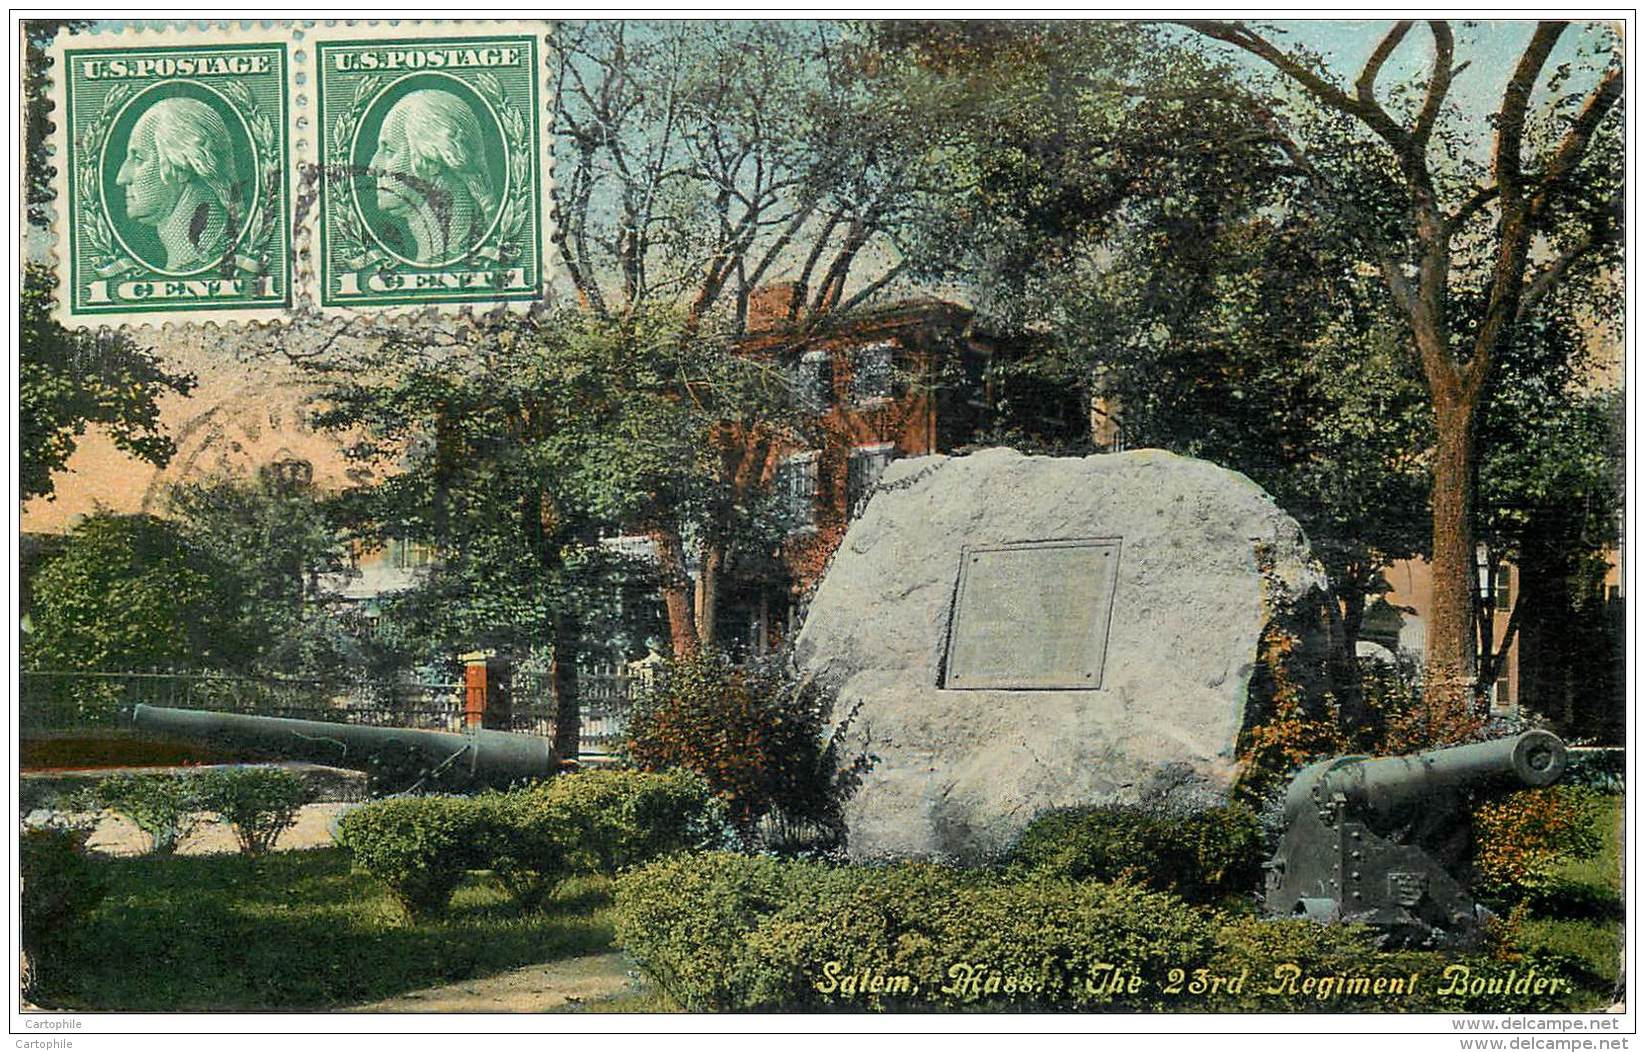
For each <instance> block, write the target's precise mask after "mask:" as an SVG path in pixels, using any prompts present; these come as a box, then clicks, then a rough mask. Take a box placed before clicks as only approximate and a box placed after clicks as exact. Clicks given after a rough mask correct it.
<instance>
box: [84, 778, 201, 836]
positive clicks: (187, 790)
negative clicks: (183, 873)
mask: <svg viewBox="0 0 1645 1053" xmlns="http://www.w3.org/2000/svg"><path fill="white" fill-rule="evenodd" d="M94 793H95V794H96V797H97V801H98V803H100V804H101V805H102V806H103V807H105V808H107V809H109V810H110V811H112V812H115V813H117V814H119V815H122V816H124V817H126V818H127V819H129V820H131V822H132V823H133V825H135V826H136V827H137V828H138V829H139V830H141V831H143V833H144V834H146V835H147V836H148V841H149V851H151V852H153V853H154V854H156V855H162V856H169V855H171V854H173V853H174V852H176V851H177V848H178V846H180V845H181V844H182V843H183V842H184V841H186V840H188V838H189V837H190V836H191V835H192V834H193V833H194V831H195V830H196V829H197V828H198V827H199V825H200V822H201V819H202V818H203V816H202V815H201V814H200V812H201V809H202V807H203V806H202V805H201V803H200V783H199V780H198V779H197V778H196V777H195V776H194V774H193V773H187V774H180V775H174V774H170V773H165V772H143V773H139V774H122V775H114V776H110V777H109V778H107V779H104V780H103V781H102V782H100V783H98V784H97V787H96V789H95V791H94Z"/></svg>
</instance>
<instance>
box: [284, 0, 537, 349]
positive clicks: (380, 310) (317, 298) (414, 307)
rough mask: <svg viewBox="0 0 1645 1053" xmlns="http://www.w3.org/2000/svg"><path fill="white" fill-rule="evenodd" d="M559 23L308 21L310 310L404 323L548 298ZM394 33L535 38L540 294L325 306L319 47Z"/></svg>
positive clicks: (520, 307)
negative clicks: (311, 193) (555, 48)
mask: <svg viewBox="0 0 1645 1053" xmlns="http://www.w3.org/2000/svg"><path fill="white" fill-rule="evenodd" d="M555 25H556V23H555V22H554V20H552V19H487V20H437V21H380V22H335V23H327V22H316V23H311V24H305V25H304V27H303V39H302V47H303V48H304V50H305V52H306V55H305V59H306V69H307V70H308V72H309V77H308V84H307V85H306V89H307V90H306V92H305V94H304V98H303V102H304V107H303V113H304V116H305V118H306V125H305V127H306V128H307V129H308V131H309V134H308V135H307V136H305V140H306V148H305V151H304V156H303V157H302V158H301V160H300V162H299V164H300V167H302V168H303V169H304V172H305V175H306V178H308V179H309V180H313V181H315V182H314V187H313V191H314V198H313V208H312V222H309V223H307V224H305V232H304V233H305V237H306V239H307V240H306V243H305V244H304V246H303V247H302V249H301V256H302V257H303V259H304V263H305V266H304V268H303V273H304V277H305V283H306V288H305V289H303V290H302V292H301V293H300V295H301V296H302V297H303V306H304V309H305V311H307V312H311V313H318V314H319V315H321V316H323V317H326V318H332V319H335V318H350V319H361V318H363V319H377V320H384V321H387V320H394V321H404V320H407V319H413V318H416V317H419V316H430V315H436V316H452V315H456V316H464V317H472V316H485V315H489V314H495V313H498V312H510V313H526V312H529V311H531V310H533V309H534V308H538V307H540V306H542V305H543V304H544V302H545V300H546V299H547V298H548V297H551V296H552V295H553V294H552V287H553V279H554V275H555V269H556V259H557V257H556V254H555V252H554V251H553V246H554V244H555V242H554V237H555V234H556V230H555V210H554V203H553V202H554V194H553V189H554V101H555V96H554V93H555V91H556V88H557V84H556V81H555V78H554V66H553V60H552V56H553V54H554V29H555ZM389 35H393V36H395V37H414V38H415V37H426V38H429V39H440V38H462V37H468V36H473V37H486V36H531V37H533V38H535V40H536V43H537V69H536V72H535V84H536V87H537V105H536V112H535V116H536V120H537V127H538V136H537V158H536V160H537V169H538V177H537V195H538V203H537V209H538V238H537V245H536V246H535V251H536V252H537V256H538V259H537V271H538V287H537V292H536V295H534V296H529V297H520V298H514V299H507V300H498V299H489V300H488V299H485V298H483V297H475V298H472V299H460V300H446V301H443V302H436V301H422V302H414V303H407V304H369V305H356V304H326V303H325V302H324V297H323V296H322V292H323V290H322V288H321V283H322V281H323V276H322V273H321V268H322V266H323V263H324V261H323V260H322V258H321V254H322V252H323V248H322V237H323V234H322V229H321V228H322V226H323V224H324V216H323V215H321V197H320V193H319V186H318V182H317V181H318V180H319V179H321V178H323V173H321V171H320V149H321V145H322V143H323V139H322V136H323V135H324V132H325V130H324V129H323V128H322V127H321V114H320V102H321V93H320V90H319V87H320V83H319V81H320V69H319V59H318V47H317V45H319V44H321V43H326V44H331V43H346V42H349V41H355V40H373V39H382V38H384V37H385V36H389Z"/></svg>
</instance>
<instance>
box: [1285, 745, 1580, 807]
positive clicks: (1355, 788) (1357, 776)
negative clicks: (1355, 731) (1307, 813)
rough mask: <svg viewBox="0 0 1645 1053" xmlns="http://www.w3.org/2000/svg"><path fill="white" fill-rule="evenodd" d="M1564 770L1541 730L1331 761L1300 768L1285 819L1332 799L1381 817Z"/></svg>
mask: <svg viewBox="0 0 1645 1053" xmlns="http://www.w3.org/2000/svg"><path fill="white" fill-rule="evenodd" d="M1564 770H1565V743H1564V742H1563V741H1561V739H1560V738H1559V736H1557V735H1554V734H1552V733H1551V732H1547V731H1527V732H1523V733H1521V734H1519V735H1514V736H1512V737H1511V738H1505V739H1497V740H1495V741H1492V742H1476V743H1471V744H1469V745H1466V746H1447V747H1445V748H1443V749H1436V750H1428V751H1426V752H1423V753H1413V754H1409V755H1408V756H1404V757H1337V758H1334V759H1332V760H1328V761H1321V762H1320V763H1318V764H1315V765H1312V766H1311V767H1309V768H1306V769H1304V770H1303V771H1302V772H1301V773H1300V774H1299V775H1298V776H1297V778H1296V781H1295V782H1293V783H1292V784H1291V791H1290V793H1289V794H1288V795H1287V797H1286V802H1285V810H1286V814H1287V816H1294V815H1295V814H1297V813H1298V812H1299V811H1300V810H1301V809H1304V808H1321V807H1325V806H1328V805H1329V804H1330V802H1332V801H1333V800H1335V799H1336V798H1337V797H1338V796H1340V797H1342V798H1344V799H1345V800H1346V801H1347V803H1348V805H1349V806H1350V808H1352V809H1353V811H1354V812H1355V813H1356V814H1358V815H1364V816H1387V815H1390V814H1392V813H1394V812H1396V811H1398V810H1400V809H1402V808H1405V807H1407V806H1410V805H1412V804H1416V803H1419V802H1422V801H1424V800H1432V799H1434V798H1435V797H1436V796H1437V795H1439V794H1449V793H1451V792H1454V791H1456V790H1459V789H1463V788H1466V787H1471V786H1487V785H1492V784H1502V785H1510V786H1516V787H1524V786H1547V785H1550V784H1551V783H1553V782H1554V781H1556V780H1557V779H1558V778H1559V776H1560V774H1561V773H1563V772H1564Z"/></svg>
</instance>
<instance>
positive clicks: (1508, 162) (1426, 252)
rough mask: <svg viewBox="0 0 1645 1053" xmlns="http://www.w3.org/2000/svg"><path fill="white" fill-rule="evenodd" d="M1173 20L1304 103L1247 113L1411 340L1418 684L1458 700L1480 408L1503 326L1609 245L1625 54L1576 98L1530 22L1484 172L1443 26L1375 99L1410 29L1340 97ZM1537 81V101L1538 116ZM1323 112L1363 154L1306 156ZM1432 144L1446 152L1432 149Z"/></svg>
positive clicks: (1233, 27)
mask: <svg viewBox="0 0 1645 1053" xmlns="http://www.w3.org/2000/svg"><path fill="white" fill-rule="evenodd" d="M1186 24H1187V25H1188V26H1189V27H1190V28H1192V29H1193V30H1195V31H1196V32H1198V33H1199V34H1201V35H1202V36H1204V37H1205V38H1207V39H1211V40H1217V41H1221V42H1224V43H1227V44H1231V45H1233V46H1234V47H1237V48H1239V49H1241V50H1242V51H1244V52H1246V53H1247V54H1249V55H1252V56H1254V57H1255V58H1257V59H1258V60H1260V61H1261V62H1262V63H1264V64H1265V65H1266V66H1268V67H1270V68H1271V69H1272V70H1274V71H1277V73H1278V74H1280V75H1281V76H1282V77H1283V78H1284V80H1285V81H1286V82H1288V83H1289V84H1291V85H1293V86H1294V87H1296V88H1298V89H1300V90H1301V92H1302V93H1304V95H1305V97H1306V99H1307V100H1308V103H1309V105H1307V106H1293V105H1288V104H1287V102H1286V101H1285V100H1283V99H1280V98H1277V97H1275V96H1273V95H1269V96H1267V97H1262V96H1259V95H1256V94H1253V95H1252V96H1251V98H1250V105H1251V107H1252V110H1253V113H1255V114H1257V115H1258V116H1259V117H1260V119H1261V120H1262V121H1263V122H1264V123H1265V124H1266V126H1267V128H1268V129H1269V131H1270V133H1271V135H1272V142H1273V144H1274V146H1275V148H1276V149H1277V150H1278V151H1280V152H1281V153H1282V154H1283V155H1284V156H1285V157H1286V158H1288V159H1289V160H1290V161H1291V163H1292V164H1294V166H1295V167H1296V169H1297V170H1298V171H1299V172H1301V173H1303V174H1304V175H1306V176H1307V178H1308V179H1309V180H1310V181H1311V182H1313V183H1314V184H1315V185H1316V187H1317V188H1318V190H1319V192H1320V194H1321V195H1322V196H1323V197H1324V198H1325V199H1326V200H1327V201H1329V202H1330V203H1331V204H1332V206H1333V207H1334V208H1336V209H1337V210H1339V211H1340V212H1341V213H1342V214H1344V215H1345V216H1353V217H1355V219H1356V220H1357V222H1358V224H1359V229H1360V231H1361V234H1362V239H1361V242H1360V245H1359V248H1360V250H1361V252H1362V253H1364V258H1366V259H1368V260H1369V261H1370V262H1371V263H1372V264H1373V265H1374V266H1375V267H1376V268H1377V271H1378V272H1379V273H1380V274H1381V276H1382V279H1383V281H1384V283H1385V284H1386V286H1387V288H1388V291H1389V293H1390V295H1391V296H1392V298H1393V300H1394V303H1395V305H1396V307H1397V309H1398V310H1399V312H1400V315H1401V316H1402V318H1403V320H1404V322H1405V324H1406V327H1407V328H1408V331H1409V334H1410V343H1411V348H1412V350H1413V352H1414V354H1415V356H1416V358H1417V360H1418V362H1419V363H1420V365H1421V368H1422V371H1423V376H1424V380H1425V383H1426V386H1427V390H1428V397H1429V401H1430V406H1431V410H1432V414H1433V422H1434V430H1435V444H1434V451H1433V458H1432V468H1433V486H1432V491H1431V501H1430V504H1431V508H1432V516H1433V523H1432V539H1431V542H1430V546H1429V547H1430V553H1431V554H1430V559H1431V561H1432V565H1433V594H1432V602H1431V604H1430V611H1431V618H1430V623H1429V626H1428V642H1427V649H1428V650H1427V663H1426V671H1425V687H1426V691H1427V693H1428V696H1429V698H1430V700H1431V701H1433V702H1438V703H1441V704H1462V703H1464V702H1465V701H1466V700H1467V699H1468V698H1469V697H1471V695H1472V692H1473V687H1474V684H1475V669H1474V663H1473V657H1474V654H1475V650H1474V639H1473V631H1474V625H1475V614H1474V604H1475V590H1474V585H1473V577H1474V570H1473V562H1474V537H1475V529H1476V523H1475V511H1476V509H1475V505H1474V497H1475V487H1474V485H1473V483H1474V472H1475V467H1476V459H1477V453H1478V438H1479V425H1480V419H1481V414H1482V412H1483V410H1484V408H1485V406H1486V404H1487V399H1488V392H1489V390H1490V386H1491V381H1492V379H1493V374H1494V371H1495V369H1496V367H1497V364H1498V362H1499V361H1500V360H1501V358H1502V356H1503V355H1504V353H1505V352H1506V350H1507V349H1508V348H1509V347H1510V346H1511V345H1512V343H1513V341H1514V340H1515V338H1516V330H1517V329H1518V328H1519V327H1520V326H1521V325H1522V324H1523V323H1524V322H1525V321H1526V320H1527V319H1528V318H1530V317H1532V316H1534V315H1535V313H1536V312H1537V311H1538V309H1539V308H1540V307H1541V305H1542V304H1543V302H1544V301H1545V300H1546V298H1547V297H1548V295H1549V293H1550V292H1551V291H1552V290H1554V289H1555V288H1556V287H1557V286H1558V285H1559V284H1560V283H1561V282H1562V281H1564V280H1566V279H1567V278H1568V277H1569V276H1570V275H1571V274H1572V273H1573V271H1580V270H1581V269H1583V268H1592V267H1593V266H1595V265H1596V264H1597V263H1599V262H1601V261H1603V260H1605V259H1606V258H1607V255H1608V253H1609V252H1610V251H1612V250H1614V248H1615V246H1616V245H1617V244H1618V243H1619V241H1620V220H1621V215H1622V205H1623V184H1622V165H1621V164H1620V154H1619V153H1618V150H1619V149H1620V144H1621V138H1620V134H1619V129H1620V107H1619V106H1618V103H1619V100H1620V99H1621V97H1622V87H1623V82H1622V67H1621V59H1620V50H1619V49H1618V48H1617V47H1616V46H1615V44H1614V41H1612V40H1605V39H1603V35H1604V34H1607V33H1608V31H1606V30H1601V31H1600V33H1601V36H1602V39H1601V40H1600V42H1599V46H1598V47H1597V48H1595V49H1594V50H1595V51H1596V52H1597V53H1598V54H1602V55H1608V58H1607V60H1606V61H1605V62H1604V63H1603V69H1601V70H1600V71H1599V72H1598V75H1597V78H1596V79H1595V82H1594V83H1593V84H1592V85H1591V87H1589V88H1587V89H1586V90H1584V91H1573V90H1572V87H1573V85H1572V78H1573V76H1574V75H1575V74H1576V73H1577V72H1578V67H1577V66H1575V65H1573V64H1571V63H1563V64H1560V65H1557V66H1555V67H1554V68H1553V69H1552V70H1549V69H1548V65H1549V62H1550V57H1551V56H1552V55H1553V53H1554V50H1555V47H1556V45H1557V44H1558V43H1559V42H1560V38H1561V37H1562V36H1563V35H1564V34H1565V33H1566V31H1567V29H1568V25H1567V24H1566V23H1561V22H1542V23H1539V24H1538V25H1537V26H1536V28H1535V30H1534V31H1533V32H1532V34H1531V38H1530V41H1529V43H1528V44H1527V45H1526V46H1525V48H1524V50H1523V52H1522V53H1521V55H1520V57H1519V60H1518V62H1517V63H1516V65H1515V67H1514V70H1513V73H1512V74H1511V76H1510V77H1509V79H1508V82H1507V85H1506V87H1505V88H1504V90H1503V94H1502V96H1501V100H1500V103H1499V105H1498V106H1497V109H1496V112H1495V114H1494V115H1493V118H1492V123H1493V124H1494V125H1495V129H1496V143H1495V146H1494V149H1493V151H1492V153H1491V157H1490V161H1489V164H1488V166H1487V167H1486V168H1485V170H1484V171H1476V169H1477V168H1479V167H1481V166H1477V165H1473V164H1470V163H1468V162H1467V161H1466V157H1467V145H1468V144H1467V141H1466V135H1464V134H1460V133H1459V131H1458V122H1459V120H1460V117H1459V114H1458V113H1457V111H1456V110H1455V109H1454V108H1448V97H1449V96H1450V94H1451V89H1452V84H1453V80H1454V78H1455V76H1456V74H1457V72H1458V70H1459V68H1460V66H1459V64H1458V63H1457V46H1456V36H1455V32H1454V30H1453V29H1452V27H1451V26H1450V25H1449V24H1448V23H1445V22H1442V21H1433V22H1430V23H1428V26H1427V31H1428V34H1429V36H1430V37H1431V40H1432V44H1433V59H1432V62H1431V64H1430V66H1429V69H1428V71H1427V75H1426V77H1425V78H1423V79H1420V80H1418V81H1416V82H1413V83H1402V84H1400V85H1398V86H1397V87H1396V88H1394V89H1393V90H1391V91H1385V92H1384V93H1382V94H1381V95H1379V94H1378V88H1377V84H1378V80H1379V78H1380V75H1381V73H1382V71H1383V70H1384V68H1385V67H1386V66H1387V65H1388V63H1389V60H1390V59H1391V58H1392V57H1393V56H1394V54H1395V52H1396V51H1398V50H1399V49H1400V47H1401V45H1402V44H1404V43H1405V41H1406V38H1407V37H1408V36H1409V35H1410V33H1411V31H1412V29H1413V28H1414V26H1413V23H1411V22H1409V21H1401V22H1398V23H1396V24H1394V26H1393V27H1392V28H1391V29H1389V31H1388V32H1387V33H1386V34H1385V36H1384V37H1383V38H1382V40H1381V41H1380V42H1379V43H1378V45H1377V46H1376V48H1375V49H1374V50H1373V51H1372V53H1371V55H1370V57H1369V58H1368V59H1367V61H1366V63H1365V65H1364V67H1363V68H1362V69H1361V70H1360V72H1359V75H1358V76H1357V77H1356V78H1355V80H1354V82H1353V84H1352V87H1351V88H1344V87H1343V86H1341V85H1340V84H1339V83H1338V82H1337V81H1336V80H1335V78H1334V77H1333V75H1332V74H1331V73H1330V71H1329V70H1328V69H1327V68H1326V67H1325V66H1324V64H1323V63H1322V62H1321V61H1319V59H1318V58H1317V57H1316V56H1311V55H1308V54H1306V53H1305V52H1304V51H1302V50H1300V49H1292V50H1290V51H1286V50H1283V49H1281V48H1279V47H1278V46H1276V45H1275V44H1273V43H1272V42H1271V41H1270V40H1269V36H1271V35H1272V34H1269V35H1264V34H1263V33H1260V32H1258V31H1257V30H1255V29H1252V28H1251V27H1249V26H1246V25H1244V24H1242V23H1239V22H1212V21H1193V22H1188V23H1186ZM1539 86H1540V88H1541V90H1542V91H1543V92H1545V93H1546V94H1545V97H1546V98H1547V99H1548V100H1550V101H1549V104H1548V105H1547V107H1546V112H1545V113H1543V114H1538V115H1535V116H1533V113H1532V103H1533V97H1534V96H1535V95H1536V93H1537V91H1538V88H1539ZM1322 112H1323V113H1324V114H1325V115H1326V119H1327V120H1333V119H1341V120H1346V121H1348V122H1350V123H1351V124H1352V125H1353V126H1354V127H1355V128H1357V129H1358V130H1359V132H1360V134H1361V137H1362V143H1363V145H1365V146H1366V147H1368V150H1366V151H1361V152H1360V153H1359V155H1358V156H1359V157H1360V163H1359V164H1358V165H1355V166H1347V165H1342V164H1333V163H1331V161H1330V160H1329V159H1321V158H1318V157H1317V154H1316V151H1314V150H1313V149H1312V146H1313V143H1312V142H1311V140H1312V139H1314V138H1317V137H1316V136H1314V135H1313V134H1312V133H1314V132H1316V131H1318V130H1319V127H1320V123H1321V122H1320V119H1319V117H1318V114H1320V113H1322ZM1297 118H1301V119H1300V120H1299V119H1297ZM1436 136H1437V137H1438V138H1439V139H1441V140H1445V143H1444V145H1445V148H1444V149H1442V150H1438V151H1436V150H1435V149H1434V148H1433V147H1434V144H1435V140H1436ZM1436 153H1437V155H1438V156H1437V158H1436V156H1435V154H1436ZM1368 177H1369V178H1368Z"/></svg>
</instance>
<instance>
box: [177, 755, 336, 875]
mask: <svg viewBox="0 0 1645 1053" xmlns="http://www.w3.org/2000/svg"><path fill="white" fill-rule="evenodd" d="M312 796H313V795H312V793H311V792H310V790H309V787H308V784H307V783H306V782H304V781H303V779H302V777H301V776H299V775H297V774H296V773H294V772H290V771H287V770H285V769H284V768H261V767H259V768H219V769H217V770H215V771H210V772H206V773H205V774H204V775H202V776H200V781H199V800H200V804H201V806H202V807H204V808H205V809H206V810H207V811H210V812H215V813H216V814H217V817H218V818H219V819H221V820H223V821H224V822H226V823H228V824H229V826H231V827H232V828H233V829H234V839H235V841H236V842H237V843H238V844H239V846H240V851H241V852H242V853H244V854H245V855H248V856H260V855H262V854H263V853H264V852H267V851H268V850H269V849H270V848H273V847H274V842H275V840H276V839H278V838H279V836H280V835H281V834H282V833H284V832H285V831H286V830H288V829H290V828H291V827H292V826H293V825H294V824H295V823H296V822H297V812H298V810H299V809H301V808H302V807H303V805H305V804H307V803H308V802H309V800H310V798H311V797H312Z"/></svg>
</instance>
